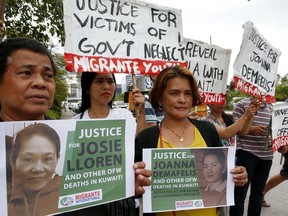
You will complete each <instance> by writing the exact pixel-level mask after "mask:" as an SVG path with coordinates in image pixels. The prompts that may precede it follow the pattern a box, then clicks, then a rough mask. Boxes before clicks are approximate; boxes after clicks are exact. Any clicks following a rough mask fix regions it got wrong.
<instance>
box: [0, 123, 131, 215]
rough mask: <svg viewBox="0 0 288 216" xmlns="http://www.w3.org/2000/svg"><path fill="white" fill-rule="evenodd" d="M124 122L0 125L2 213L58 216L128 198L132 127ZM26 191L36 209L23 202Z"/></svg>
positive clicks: (129, 192)
mask: <svg viewBox="0 0 288 216" xmlns="http://www.w3.org/2000/svg"><path fill="white" fill-rule="evenodd" d="M129 121H131V120H125V119H120V120H57V121H37V122H36V121H35V122H34V121H30V122H3V123H1V124H0V139H1V142H2V143H6V148H5V145H1V148H2V149H1V151H0V154H1V160H2V163H1V167H0V168H1V169H0V174H1V178H0V182H1V185H3V187H1V189H0V194H1V197H2V198H3V201H2V202H1V204H0V205H1V209H2V210H3V211H4V213H3V212H2V213H3V214H4V215H9V216H10V215H11V216H12V215H19V214H20V213H19V212H22V213H23V214H25V215H26V213H27V215H29V212H27V211H28V209H30V211H31V210H32V209H33V212H34V211H35V212H36V213H37V214H38V213H39V214H41V215H48V214H58V213H61V212H67V211H73V210H76V209H81V208H87V207H90V206H95V205H100V204H103V203H108V202H111V201H116V200H121V199H124V198H127V197H131V196H133V195H134V193H135V191H134V170H133V167H132V166H133V163H134V160H133V157H131V155H134V145H131V143H133V142H134V136H131V134H135V128H136V125H135V122H134V121H133V122H132V121H131V122H129ZM128 133H129V136H128ZM128 145H129V147H128ZM5 158H6V159H7V160H6V161H5ZM6 176H7V180H6ZM24 191H26V192H25V193H24ZM27 191H28V193H29V194H30V195H31V194H35V202H37V205H33V203H31V206H29V204H28V203H27V202H25V199H27V198H26V195H25V194H26V193H27ZM7 206H8V207H7ZM33 206H34V207H33ZM22 213H21V214H22ZM31 214H32V213H31Z"/></svg>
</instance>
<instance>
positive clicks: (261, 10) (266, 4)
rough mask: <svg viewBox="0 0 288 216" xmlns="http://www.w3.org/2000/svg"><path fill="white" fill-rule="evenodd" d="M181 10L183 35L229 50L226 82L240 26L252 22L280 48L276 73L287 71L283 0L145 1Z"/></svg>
mask: <svg viewBox="0 0 288 216" xmlns="http://www.w3.org/2000/svg"><path fill="white" fill-rule="evenodd" d="M145 1H146V2H150V3H153V4H158V5H162V6H165V7H172V8H177V9H181V10H182V26H183V36H184V37H185V38H188V39H193V40H198V41H203V42H206V43H210V37H211V42H212V44H214V45H216V46H219V47H222V48H225V49H231V50H232V55H231V59H230V66H229V73H228V82H229V81H230V80H231V79H232V77H233V69H232V67H233V63H234V61H235V58H236V56H237V54H238V52H239V51H240V46H241V43H242V35H243V31H244V29H243V25H244V24H245V22H247V21H251V22H253V23H254V26H255V27H256V28H257V29H258V31H259V33H260V34H261V35H262V36H263V37H264V38H265V39H266V40H268V41H269V42H270V44H271V45H272V46H273V47H275V48H277V49H279V50H280V51H281V56H280V59H279V65H278V74H280V76H284V75H286V74H287V73H288V12H287V11H288V1H287V0H250V1H248V0H145Z"/></svg>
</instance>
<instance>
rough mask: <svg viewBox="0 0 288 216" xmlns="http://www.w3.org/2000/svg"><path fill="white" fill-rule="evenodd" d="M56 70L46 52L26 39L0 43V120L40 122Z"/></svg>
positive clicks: (48, 104) (48, 103)
mask: <svg viewBox="0 0 288 216" xmlns="http://www.w3.org/2000/svg"><path fill="white" fill-rule="evenodd" d="M55 74H56V68H55V65H54V62H53V60H52V57H51V54H50V53H49V51H48V49H47V48H46V47H45V46H43V45H42V44H41V43H40V42H38V41H37V40H34V39H30V38H12V39H8V40H6V41H4V42H2V43H1V44H0V104H1V108H0V119H1V121H24V120H43V119H45V115H44V114H45V112H46V111H47V110H48V109H49V108H50V107H51V106H52V103H53V100H54V93H55V81H54V76H55Z"/></svg>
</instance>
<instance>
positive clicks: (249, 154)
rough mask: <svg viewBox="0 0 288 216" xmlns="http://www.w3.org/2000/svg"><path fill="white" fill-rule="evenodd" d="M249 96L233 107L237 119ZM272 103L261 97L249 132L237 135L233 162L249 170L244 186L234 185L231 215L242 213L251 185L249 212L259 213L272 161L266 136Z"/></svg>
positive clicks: (268, 130)
mask: <svg viewBox="0 0 288 216" xmlns="http://www.w3.org/2000/svg"><path fill="white" fill-rule="evenodd" d="M252 100H253V99H252V98H251V97H249V98H244V99H242V100H241V101H239V102H238V103H237V104H236V105H235V107H234V110H233V116H234V117H235V119H236V120H237V119H239V118H240V117H241V116H242V115H243V114H244V112H245V110H247V109H248V107H249V105H250V104H251V101H252ZM271 112H272V105H271V104H269V103H266V102H265V101H262V103H261V104H260V108H259V110H258V111H257V114H255V116H254V118H253V122H252V126H251V127H250V129H249V133H248V134H247V135H244V136H240V135H239V136H238V139H237V152H236V158H237V159H236V165H238V166H244V167H246V169H247V173H248V183H247V184H246V185H245V186H244V187H237V188H235V206H231V207H230V215H231V216H234V215H237V216H242V215H243V212H244V202H245V198H246V194H247V191H248V188H249V186H251V187H250V197H249V204H248V216H260V214H261V203H262V198H263V194H262V192H263V189H264V186H265V183H266V180H267V178H268V176H269V172H270V168H271V165H272V159H273V152H272V148H271V144H270V138H269V132H270V128H269V123H270V121H271Z"/></svg>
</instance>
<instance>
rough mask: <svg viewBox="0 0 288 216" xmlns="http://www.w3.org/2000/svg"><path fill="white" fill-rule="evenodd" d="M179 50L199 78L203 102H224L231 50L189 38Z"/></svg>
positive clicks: (185, 39)
mask: <svg viewBox="0 0 288 216" xmlns="http://www.w3.org/2000/svg"><path fill="white" fill-rule="evenodd" d="M179 50H180V51H181V57H182V58H183V60H185V61H186V62H187V68H188V69H189V70H190V71H191V72H192V74H193V75H194V77H195V78H196V80H197V85H198V88H199V91H200V94H201V97H202V99H203V103H206V104H224V103H225V100H226V85H227V78H228V69H229V62H230V57H231V50H230V49H223V48H221V47H218V46H215V45H212V44H208V43H204V42H200V41H196V40H192V39H187V38H184V39H183V42H182V43H181V44H180V48H179Z"/></svg>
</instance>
